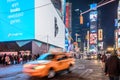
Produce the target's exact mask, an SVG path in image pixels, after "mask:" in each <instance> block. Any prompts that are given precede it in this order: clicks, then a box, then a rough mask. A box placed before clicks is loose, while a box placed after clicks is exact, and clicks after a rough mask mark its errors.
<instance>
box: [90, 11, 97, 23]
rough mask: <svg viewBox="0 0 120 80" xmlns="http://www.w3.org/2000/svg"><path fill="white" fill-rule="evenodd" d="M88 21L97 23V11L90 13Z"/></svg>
mask: <svg viewBox="0 0 120 80" xmlns="http://www.w3.org/2000/svg"><path fill="white" fill-rule="evenodd" d="M90 21H91V22H92V21H97V11H91V12H90Z"/></svg>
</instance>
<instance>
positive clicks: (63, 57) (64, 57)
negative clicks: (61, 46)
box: [58, 56, 67, 61]
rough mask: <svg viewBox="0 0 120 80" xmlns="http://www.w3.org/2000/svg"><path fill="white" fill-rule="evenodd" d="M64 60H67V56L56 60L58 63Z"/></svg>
mask: <svg viewBox="0 0 120 80" xmlns="http://www.w3.org/2000/svg"><path fill="white" fill-rule="evenodd" d="M65 59H67V56H63V57H61V58H58V61H60V60H65Z"/></svg>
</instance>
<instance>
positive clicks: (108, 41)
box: [69, 0, 118, 46]
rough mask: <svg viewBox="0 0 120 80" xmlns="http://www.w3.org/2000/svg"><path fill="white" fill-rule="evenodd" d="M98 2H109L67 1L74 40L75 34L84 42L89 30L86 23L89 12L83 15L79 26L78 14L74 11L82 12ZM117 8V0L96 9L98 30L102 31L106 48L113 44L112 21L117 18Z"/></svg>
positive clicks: (93, 0) (113, 27) (94, 0)
mask: <svg viewBox="0 0 120 80" xmlns="http://www.w3.org/2000/svg"><path fill="white" fill-rule="evenodd" d="M100 1H109V0H69V2H71V3H72V27H73V28H72V29H73V31H72V36H73V38H74V39H75V35H74V34H75V33H76V32H77V33H79V34H81V35H80V36H81V39H82V41H83V42H84V41H85V40H84V39H85V37H84V35H85V34H86V31H87V30H88V29H89V26H87V23H88V22H89V12H88V13H86V14H84V15H83V17H84V24H83V25H80V24H79V12H75V9H80V10H82V11H83V12H84V11H86V10H88V9H89V4H92V3H99V2H100ZM117 6H118V0H116V1H114V2H112V3H109V4H107V5H104V6H102V7H100V8H98V9H97V10H98V12H99V14H98V23H99V24H100V26H99V28H102V29H103V31H104V42H105V45H106V46H113V44H114V30H115V28H116V27H115V26H114V19H115V18H117Z"/></svg>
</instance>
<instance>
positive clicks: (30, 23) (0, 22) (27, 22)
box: [0, 0, 34, 42]
mask: <svg viewBox="0 0 120 80" xmlns="http://www.w3.org/2000/svg"><path fill="white" fill-rule="evenodd" d="M28 2H29V4H27V5H26V3H28ZM0 37H1V39H0V41H1V42H2V41H15V40H27V39H34V0H31V1H29V0H0Z"/></svg>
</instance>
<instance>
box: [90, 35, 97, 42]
mask: <svg viewBox="0 0 120 80" xmlns="http://www.w3.org/2000/svg"><path fill="white" fill-rule="evenodd" d="M90 44H97V34H96V33H91V34H90Z"/></svg>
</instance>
